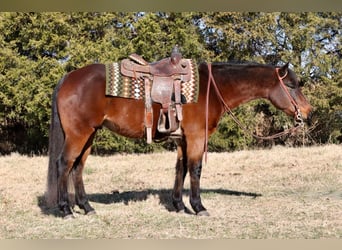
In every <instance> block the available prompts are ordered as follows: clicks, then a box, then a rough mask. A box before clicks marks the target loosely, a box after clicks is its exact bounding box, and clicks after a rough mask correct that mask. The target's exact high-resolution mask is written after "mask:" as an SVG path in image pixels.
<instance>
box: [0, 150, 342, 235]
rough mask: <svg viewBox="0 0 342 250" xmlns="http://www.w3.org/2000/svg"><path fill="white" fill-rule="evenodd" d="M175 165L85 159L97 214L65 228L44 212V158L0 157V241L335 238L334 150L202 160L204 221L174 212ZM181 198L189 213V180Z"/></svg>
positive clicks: (339, 185) (340, 215)
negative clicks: (172, 198)
mask: <svg viewBox="0 0 342 250" xmlns="http://www.w3.org/2000/svg"><path fill="white" fill-rule="evenodd" d="M175 159H176V153H175V152H167V153H158V154H147V155H114V156H110V157H98V156H90V157H89V159H88V162H87V166H86V169H85V173H84V181H85V186H86V190H87V193H88V195H89V199H90V202H91V204H92V205H93V207H94V208H95V209H96V211H97V214H96V215H93V216H84V215H83V214H82V212H81V211H79V210H78V209H76V213H75V215H76V219H74V220H69V221H66V220H64V219H62V218H61V217H60V216H59V213H58V211H57V210H56V209H50V210H48V209H46V208H45V207H44V202H43V194H44V191H45V185H46V172H47V164H48V158H47V157H27V156H21V155H18V154H12V155H10V156H3V157H0V239H22V238H24V239H37V238H48V239H51V238H53V239H56V238H57V239H60V238H101V239H115V238H158V239H161V238H168V239H174V238H196V239H198V238H203V239H213V238H215V239H222V238H228V239H232V238H234V239H236V238H238V239H241V238H253V239H255V238H263V239H269V238H273V239H317V238H328V239H333V238H341V237H342V146H341V145H327V146H320V147H310V148H284V147H275V148H273V149H271V150H253V151H239V152H233V153H210V154H209V155H208V165H207V166H204V167H203V172H202V179H201V180H202V182H201V187H202V189H201V190H202V193H201V194H202V201H203V204H204V206H206V208H207V209H208V211H209V213H210V215H211V216H210V217H198V216H195V215H189V214H177V213H176V212H175V211H174V209H173V207H172V204H171V199H170V196H171V189H172V187H173V180H174V171H175V170H174V166H175ZM185 188H186V192H185V194H184V201H185V203H186V204H187V205H188V204H189V202H188V189H189V180H188V178H187V179H186V184H185ZM188 207H189V208H190V206H189V205H188Z"/></svg>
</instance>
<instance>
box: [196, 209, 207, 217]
mask: <svg viewBox="0 0 342 250" xmlns="http://www.w3.org/2000/svg"><path fill="white" fill-rule="evenodd" d="M197 215H198V216H210V214H209V213H208V212H207V210H203V211H200V212H198V213H197Z"/></svg>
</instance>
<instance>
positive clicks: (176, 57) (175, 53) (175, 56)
mask: <svg viewBox="0 0 342 250" xmlns="http://www.w3.org/2000/svg"><path fill="white" fill-rule="evenodd" d="M181 59H182V54H181V53H180V51H179V47H178V45H176V46H175V47H173V49H172V51H171V63H172V64H173V65H177V64H178V63H179V61H180V60H181Z"/></svg>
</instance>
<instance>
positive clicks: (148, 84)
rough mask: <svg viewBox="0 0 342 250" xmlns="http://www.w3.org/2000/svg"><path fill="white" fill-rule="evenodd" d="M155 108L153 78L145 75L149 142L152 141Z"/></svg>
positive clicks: (146, 119)
mask: <svg viewBox="0 0 342 250" xmlns="http://www.w3.org/2000/svg"><path fill="white" fill-rule="evenodd" d="M152 126H153V109H152V98H151V80H150V79H149V78H148V77H145V127H146V140H147V143H152Z"/></svg>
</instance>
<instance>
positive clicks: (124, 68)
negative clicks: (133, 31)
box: [121, 46, 191, 143]
mask: <svg viewBox="0 0 342 250" xmlns="http://www.w3.org/2000/svg"><path fill="white" fill-rule="evenodd" d="M121 74H122V75H124V76H128V77H132V78H135V79H136V80H142V81H144V85H145V127H146V136H147V143H151V142H152V126H153V109H152V103H153V102H156V103H160V104H161V106H162V107H161V110H160V115H159V120H158V126H157V129H158V131H159V132H160V133H165V134H168V135H170V136H180V135H181V129H180V122H181V121H182V119H183V115H182V104H184V103H186V100H184V99H185V98H184V96H182V94H181V84H182V83H183V82H188V81H190V80H191V66H190V62H189V60H188V59H182V55H181V53H180V52H179V49H178V46H175V47H174V48H173V49H172V52H171V56H170V57H167V58H164V59H162V60H160V61H157V62H153V63H148V62H146V61H145V60H144V59H143V58H142V57H141V56H139V55H137V54H132V55H130V56H129V59H124V60H122V61H121Z"/></svg>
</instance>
